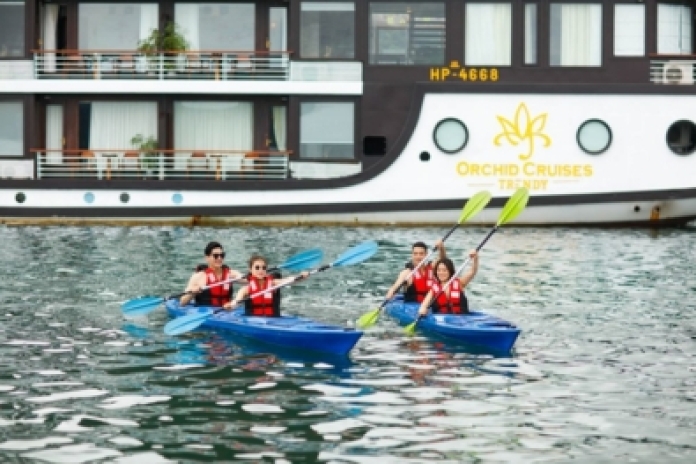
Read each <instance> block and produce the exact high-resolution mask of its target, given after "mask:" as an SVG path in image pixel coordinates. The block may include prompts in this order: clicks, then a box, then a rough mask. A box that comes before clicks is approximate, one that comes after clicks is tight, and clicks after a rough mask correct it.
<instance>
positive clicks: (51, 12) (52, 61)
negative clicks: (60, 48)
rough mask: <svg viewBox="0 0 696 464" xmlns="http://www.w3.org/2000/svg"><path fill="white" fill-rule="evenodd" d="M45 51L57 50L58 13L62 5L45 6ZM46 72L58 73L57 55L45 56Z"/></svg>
mask: <svg viewBox="0 0 696 464" xmlns="http://www.w3.org/2000/svg"><path fill="white" fill-rule="evenodd" d="M43 8H44V14H43V31H42V33H43V49H44V50H55V49H56V28H57V26H58V12H59V10H60V5H54V4H50V3H48V4H45V5H44V6H43ZM44 71H45V72H56V54H55V53H53V52H49V53H45V54H44Z"/></svg>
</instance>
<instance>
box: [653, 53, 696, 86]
mask: <svg viewBox="0 0 696 464" xmlns="http://www.w3.org/2000/svg"><path fill="white" fill-rule="evenodd" d="M695 69H696V61H695V60H692V59H684V60H680V59H672V60H666V59H665V60H651V61H650V82H652V83H653V84H668V85H694V82H696V79H694V77H695V74H694V70H695Z"/></svg>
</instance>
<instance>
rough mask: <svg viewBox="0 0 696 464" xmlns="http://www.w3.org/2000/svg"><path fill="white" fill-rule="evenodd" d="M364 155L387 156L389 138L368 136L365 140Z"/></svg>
mask: <svg viewBox="0 0 696 464" xmlns="http://www.w3.org/2000/svg"><path fill="white" fill-rule="evenodd" d="M363 154H364V155H365V156H384V155H386V154H387V138H386V137H383V136H378V135H368V136H366V137H365V138H364V139H363Z"/></svg>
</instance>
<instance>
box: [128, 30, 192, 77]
mask: <svg viewBox="0 0 696 464" xmlns="http://www.w3.org/2000/svg"><path fill="white" fill-rule="evenodd" d="M188 47H189V43H188V41H187V40H186V37H185V36H184V34H183V33H182V32H181V27H180V26H179V25H177V24H176V23H173V22H171V21H170V22H168V23H167V24H166V25H165V26H164V28H162V29H152V31H150V35H149V36H147V37H146V38H144V39H142V40H140V41H139V42H138V51H139V52H141V53H143V54H144V55H145V56H148V57H153V56H155V55H157V54H158V53H164V55H165V56H166V57H167V60H166V61H165V62H164V67H165V68H167V69H169V70H171V69H174V67H175V60H174V58H173V57H174V56H176V55H177V54H178V53H179V52H185V51H186V50H188Z"/></svg>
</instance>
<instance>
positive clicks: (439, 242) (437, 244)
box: [434, 239, 442, 250]
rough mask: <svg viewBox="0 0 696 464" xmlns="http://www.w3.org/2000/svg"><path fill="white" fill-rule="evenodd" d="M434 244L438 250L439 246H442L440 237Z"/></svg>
mask: <svg viewBox="0 0 696 464" xmlns="http://www.w3.org/2000/svg"><path fill="white" fill-rule="evenodd" d="M434 246H435V249H436V250H439V249H440V247H441V246H442V240H441V239H438V240H437V242H435V245H434Z"/></svg>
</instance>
